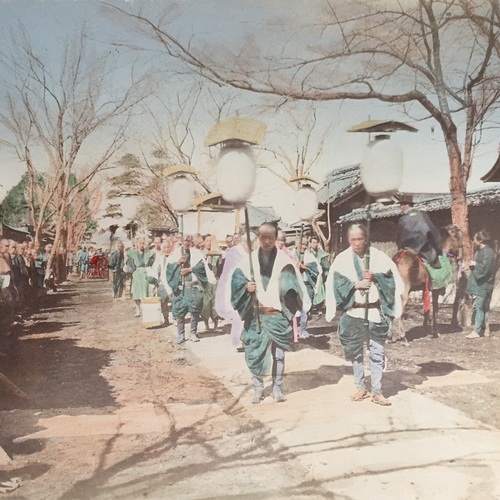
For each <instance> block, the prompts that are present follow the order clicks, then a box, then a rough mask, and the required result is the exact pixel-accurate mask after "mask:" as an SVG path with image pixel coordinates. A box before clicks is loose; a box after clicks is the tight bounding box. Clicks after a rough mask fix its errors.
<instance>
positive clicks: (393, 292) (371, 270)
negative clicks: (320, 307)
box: [326, 224, 404, 406]
mask: <svg viewBox="0 0 500 500" xmlns="http://www.w3.org/2000/svg"><path fill="white" fill-rule="evenodd" d="M347 238H348V240H349V245H350V246H349V248H348V249H347V250H344V251H343V252H341V253H340V254H339V255H338V256H337V257H336V258H335V260H334V261H333V264H332V266H331V268H330V272H329V273H328V278H327V281H326V319H327V321H331V320H332V319H333V317H334V316H335V311H336V308H337V307H338V308H339V309H340V310H341V311H342V316H341V317H340V320H339V327H338V334H339V339H340V343H341V344H342V347H343V348H344V352H345V357H346V359H347V360H349V361H351V362H352V369H353V373H354V382H355V385H356V389H357V390H356V392H355V393H354V394H353V395H352V396H351V401H362V400H364V399H366V398H369V397H370V391H369V390H368V389H367V387H366V381H365V365H364V360H363V351H364V350H365V346H364V343H365V340H366V339H367V337H368V339H369V342H368V347H369V350H370V373H371V377H370V378H371V400H372V401H373V402H374V403H376V404H378V405H381V406H390V405H391V403H390V401H389V400H387V399H386V398H385V397H384V396H383V394H382V373H383V371H384V359H385V358H384V344H385V341H386V340H387V336H388V334H389V332H390V330H391V323H392V320H393V318H395V317H399V316H400V315H401V312H402V305H401V295H402V293H403V288H404V285H403V281H402V279H401V277H400V276H399V273H398V270H397V268H396V264H394V262H393V261H392V260H391V259H390V258H389V257H388V256H387V255H386V254H385V253H384V252H381V251H380V250H378V249H376V248H374V247H368V246H367V232H366V228H365V226H363V225H361V224H353V225H352V226H351V227H350V228H349V230H348V231H347ZM367 251H369V256H370V259H369V261H368V260H367V258H366V255H367ZM368 262H369V267H367V263H368Z"/></svg>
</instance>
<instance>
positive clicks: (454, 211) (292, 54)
mask: <svg viewBox="0 0 500 500" xmlns="http://www.w3.org/2000/svg"><path fill="white" fill-rule="evenodd" d="M317 5H318V4H315V6H317ZM116 10H117V11H120V12H121V13H122V14H123V15H125V16H127V17H129V18H130V17H133V18H134V19H135V20H136V21H137V23H138V24H139V25H140V27H141V28H142V30H143V32H145V33H149V34H150V35H151V37H154V39H155V40H157V41H158V42H159V43H161V44H162V45H163V47H164V49H165V52H166V54H168V55H169V56H170V57H174V58H177V59H180V60H182V61H183V62H184V63H185V64H187V65H188V67H190V68H191V69H192V70H193V71H194V72H196V73H197V74H202V75H204V76H205V77H206V78H207V79H209V80H211V81H212V82H215V83H217V84H219V85H220V84H223V85H230V86H232V87H235V88H238V89H241V90H246V91H252V92H255V93H260V94H265V95H277V96H281V97H284V98H292V99H302V100H313V101H332V100H346V99H353V100H378V101H382V102H386V103H391V104H398V105H400V106H404V108H405V109H406V110H407V111H408V112H410V113H412V114H415V113H417V110H418V116H417V118H418V119H422V120H423V119H433V120H435V121H436V122H437V124H438V125H439V127H440V129H441V131H442V134H443V139H444V144H445V147H446V151H447V155H448V162H449V173H450V192H451V198H452V202H451V203H452V204H451V215H452V220H453V222H454V223H455V224H457V225H458V226H459V227H460V229H461V230H462V233H463V235H464V241H465V245H466V248H465V256H466V258H467V257H470V256H471V253H472V246H471V240H470V235H469V224H468V206H467V182H468V180H469V178H470V174H471V168H472V164H473V156H474V150H475V147H476V146H477V141H478V140H480V136H481V131H482V130H483V128H484V126H485V123H486V122H487V121H488V119H490V118H491V115H492V113H493V112H494V111H496V110H497V109H498V104H499V98H500V57H499V36H500V22H499V20H500V13H499V7H498V0H477V1H475V2H471V1H470V0H441V1H435V0H417V1H416V2H401V1H398V0H387V1H386V2H373V1H371V0H360V1H358V2H342V1H336V2H332V1H331V0H325V1H324V3H323V10H321V11H320V12H318V16H317V20H316V22H315V23H312V24H311V23H310V24H309V25H307V26H302V28H303V29H302V31H301V27H300V26H299V28H297V26H293V27H292V28H291V29H293V30H294V31H295V34H292V35H290V32H286V29H285V28H284V27H282V30H283V32H284V33H285V34H286V35H287V36H290V37H292V36H293V43H290V44H287V43H286V40H285V42H284V44H283V45H281V46H280V45H279V44H277V43H276V44H275V46H276V47H279V48H278V50H276V51H274V52H272V51H270V50H267V52H266V55H265V57H263V55H262V53H260V52H259V51H256V50H255V46H254V45H252V44H250V43H246V46H244V47H237V49H236V50H235V51H234V52H231V50H230V49H229V48H227V47H225V48H224V50H213V47H208V48H207V47H206V46H197V45H196V35H193V36H192V37H190V38H189V39H188V40H186V41H183V40H181V39H180V38H179V37H176V36H175V35H174V34H173V33H171V32H170V31H169V28H168V25H167V24H166V23H163V22H162V20H160V21H159V22H155V21H154V20H152V19H149V18H146V17H144V16H143V15H141V14H133V13H130V12H127V11H125V10H124V9H118V8H116ZM160 19H161V18H160ZM290 19H291V18H290ZM413 104H415V105H416V106H412V105H413Z"/></svg>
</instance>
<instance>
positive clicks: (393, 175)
mask: <svg viewBox="0 0 500 500" xmlns="http://www.w3.org/2000/svg"><path fill="white" fill-rule="evenodd" d="M403 162H404V160H403V150H402V149H401V147H400V146H399V144H397V143H396V142H394V141H392V140H390V136H389V135H387V134H384V135H377V136H376V137H375V139H374V140H373V141H371V142H369V143H368V146H367V147H366V149H365V151H364V154H363V159H362V160H361V165H360V173H361V182H362V183H363V185H364V187H365V189H366V192H367V193H368V194H369V195H371V196H373V197H374V198H377V199H378V198H382V197H387V196H391V195H394V194H396V193H397V192H398V191H399V186H400V185H401V181H402V180H403Z"/></svg>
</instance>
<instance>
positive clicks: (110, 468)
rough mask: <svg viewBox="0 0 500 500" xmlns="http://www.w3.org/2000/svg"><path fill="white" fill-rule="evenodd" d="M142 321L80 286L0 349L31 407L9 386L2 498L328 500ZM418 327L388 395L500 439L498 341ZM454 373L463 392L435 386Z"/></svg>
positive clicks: (207, 377)
mask: <svg viewBox="0 0 500 500" xmlns="http://www.w3.org/2000/svg"><path fill="white" fill-rule="evenodd" d="M133 312H134V311H133V307H132V305H131V303H130V301H119V302H113V301H112V300H111V293H110V284H109V283H105V282H101V281H85V282H78V283H71V284H69V285H67V286H64V287H62V288H61V290H60V291H59V292H57V293H56V294H53V295H48V296H47V297H46V299H45V302H44V304H43V307H42V308H41V309H40V311H39V313H37V314H36V315H35V316H34V317H33V318H32V320H33V321H32V322H29V323H27V324H25V325H23V326H19V327H18V328H17V329H16V330H15V331H14V333H13V334H12V335H11V336H10V337H9V338H2V339H1V340H0V352H2V353H3V355H2V356H1V357H0V371H2V372H3V373H4V374H5V375H6V376H8V377H9V378H10V379H11V380H12V381H13V382H14V383H15V384H17V385H18V386H19V387H20V388H21V389H23V390H24V391H25V392H26V393H27V394H28V399H26V400H22V399H19V398H17V397H14V396H12V395H11V394H10V393H9V392H8V391H7V390H6V388H5V387H2V386H0V402H1V406H0V429H1V436H0V446H2V447H3V449H4V450H5V451H6V453H7V454H8V455H9V456H10V458H11V459H12V461H11V463H10V464H8V465H6V466H4V471H3V474H4V475H5V476H6V477H12V476H16V477H20V478H21V486H20V488H18V489H17V490H15V491H14V492H13V493H10V494H5V495H3V496H4V497H5V498H26V499H56V498H89V499H90V498H91V499H96V498H102V499H108V498H109V499H114V498H127V499H128V498H130V499H135V498H148V497H149V498H233V497H238V498H240V497H244V498H259V497H260V498H304V497H306V496H307V498H332V494H331V489H327V488H325V487H324V485H323V484H322V483H321V481H318V480H317V479H316V478H315V477H314V475H311V474H310V472H309V470H308V469H307V468H306V467H304V465H303V463H301V462H300V461H299V460H297V458H296V456H295V454H294V453H293V452H292V451H291V450H290V448H288V447H286V446H284V445H283V444H282V443H281V442H280V441H279V440H277V439H276V437H275V433H273V432H271V430H270V428H269V427H268V426H266V425H263V424H262V422H260V421H259V420H258V419H257V418H254V417H253V416H252V413H253V412H252V413H251V412H249V411H248V409H247V408H246V407H245V406H243V405H241V403H240V402H239V401H238V399H237V398H235V397H234V395H233V394H231V392H229V391H228V390H227V389H226V388H225V386H224V385H223V384H222V383H221V380H218V379H217V378H215V377H214V376H213V375H211V374H210V373H209V372H208V371H207V370H206V369H205V368H203V364H202V363H200V362H199V359H197V358H196V356H195V355H194V354H193V353H192V352H191V350H190V349H186V348H179V347H177V346H176V345H175V344H174V343H173V339H174V337H173V335H172V332H171V331H170V332H169V330H168V329H167V328H158V329H144V328H142V326H141V325H140V322H139V321H138V319H137V318H134V315H133ZM417 319H418V317H417V318H415V321H416V320H417ZM494 325H495V324H494ZM413 328H414V330H413V334H412V335H413V336H414V337H415V340H414V341H413V342H411V343H410V346H409V347H408V346H403V345H400V344H396V345H393V346H390V347H389V349H388V354H389V370H390V377H391V381H392V383H393V384H396V385H397V384H401V385H404V386H405V387H410V388H412V389H413V390H416V391H419V392H420V393H421V394H424V395H426V396H430V397H431V398H434V399H436V400H438V401H441V402H444V403H445V404H447V405H449V406H451V407H453V408H458V409H460V410H461V411H462V412H463V413H464V414H466V415H468V416H470V417H473V418H476V419H479V420H482V421H483V422H485V423H488V424H493V425H496V426H497V427H498V426H499V424H500V422H499V418H500V417H499V414H500V412H499V411H498V410H499V398H498V395H499V393H498V390H497V387H498V384H496V383H492V380H494V381H498V379H499V378H500V374H499V372H498V363H497V358H496V353H497V352H498V342H499V340H498V337H499V336H500V334H497V336H495V335H494V336H493V337H491V338H489V339H480V340H477V341H470V340H468V341H465V340H464V339H463V337H464V335H463V334H452V333H449V334H444V335H442V336H441V337H440V338H439V339H437V340H434V341H431V340H427V339H420V340H418V339H417V337H418V333H419V330H418V327H416V326H414V327H413ZM415 328H416V330H415ZM333 330H334V325H333V326H332V325H328V326H327V325H325V323H324V321H323V320H322V318H318V317H315V318H313V320H312V321H311V325H310V331H311V333H313V334H314V335H315V336H314V338H313V339H312V340H310V341H307V343H306V342H302V343H301V344H300V345H299V346H298V349H299V350H306V349H310V350H314V351H318V350H321V351H325V352H328V353H336V354H338V353H340V346H339V344H338V341H337V340H336V339H335V335H331V332H332V331H333ZM493 330H495V327H494V328H493ZM224 335H227V333H226V331H224V329H222V330H220V331H218V332H209V333H205V334H202V335H201V337H202V342H207V343H208V342H210V338H211V337H212V336H217V337H218V339H220V337H221V336H224ZM227 348H228V349H232V347H231V345H230V340H229V337H228V338H227ZM241 363H242V364H244V360H243V358H242V359H241ZM450 374H451V375H452V378H453V377H456V383H452V384H451V385H450V384H449V383H448V384H445V385H440V384H439V383H436V380H438V379H440V377H441V376H443V375H446V376H448V380H449V376H450ZM454 374H456V375H454ZM462 374H465V375H466V376H467V377H469V380H463V379H462V378H461V375H462ZM322 376H323V375H322V372H321V371H318V373H316V374H315V381H316V382H315V383H317V384H318V385H321V383H322V382H321V380H320V379H321V377H322ZM324 376H326V377H328V375H327V374H325V375H324ZM470 377H475V379H474V380H473V382H474V383H473V385H470V382H471V381H470ZM292 386H293V380H290V381H289V387H290V389H291V390H293V387H292ZM281 407H282V408H283V410H282V411H283V413H284V414H285V415H286V404H285V405H283V406H280V408H281ZM335 498H346V497H345V496H340V495H338V496H337V495H335Z"/></svg>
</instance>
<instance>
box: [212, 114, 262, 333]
mask: <svg viewBox="0 0 500 500" xmlns="http://www.w3.org/2000/svg"><path fill="white" fill-rule="evenodd" d="M266 129H267V127H266V126H265V125H264V124H262V123H260V122H258V121H257V120H252V119H249V118H240V117H239V116H235V117H232V118H227V119H226V120H222V121H221V122H219V123H217V124H215V125H214V126H213V127H212V129H211V130H210V131H209V133H208V135H207V137H206V139H205V146H209V147H210V146H216V145H220V146H221V150H220V152H219V156H218V158H217V161H216V177H217V186H218V189H219V192H220V193H221V195H222V197H223V198H224V200H226V201H227V202H229V203H232V204H233V205H235V206H237V207H242V206H244V207H245V229H246V236H247V245H248V250H249V264H250V275H251V276H250V277H251V279H252V280H254V279H255V274H254V269H253V262H252V243H251V238H250V221H249V218H248V207H247V205H246V203H247V201H248V200H249V199H250V197H251V196H252V194H253V191H254V189H255V180H256V177H257V162H256V161H255V157H254V154H253V151H252V148H251V146H252V145H258V144H260V143H261V141H262V139H263V138H264V135H265V133H266ZM254 309H255V316H256V318H257V325H258V329H259V330H260V319H259V309H258V304H257V300H256V296H255V295H254Z"/></svg>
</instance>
